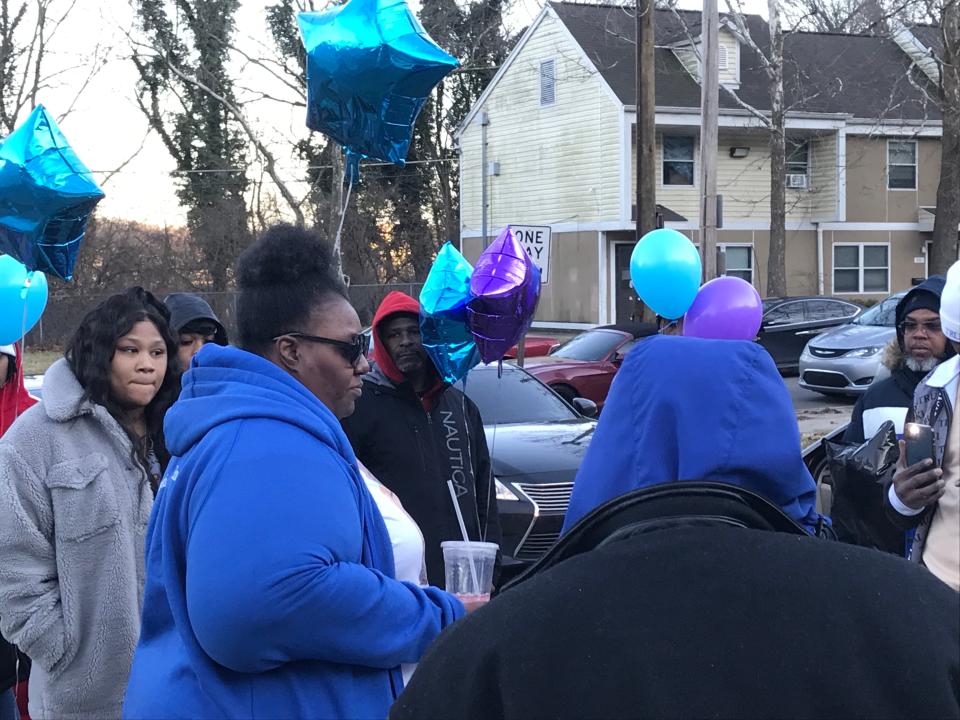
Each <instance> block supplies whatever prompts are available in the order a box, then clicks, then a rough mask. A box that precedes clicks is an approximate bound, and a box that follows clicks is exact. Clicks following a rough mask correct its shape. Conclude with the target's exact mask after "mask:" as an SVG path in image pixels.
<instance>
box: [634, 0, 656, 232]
mask: <svg viewBox="0 0 960 720" xmlns="http://www.w3.org/2000/svg"><path fill="white" fill-rule="evenodd" d="M653 3H654V0H637V125H636V131H637V132H636V134H637V229H636V238H637V240H639V239H640V238H642V237H643V236H644V235H645V234H647V233H648V232H650V231H651V230H653V229H654V228H656V226H657V221H656V214H657V193H656V182H655V178H656V172H657V160H656V152H655V147H656V114H657V107H656V96H655V94H654V88H655V87H656V73H655V68H656V65H655V60H654V54H653V49H654V31H655V20H654V5H653Z"/></svg>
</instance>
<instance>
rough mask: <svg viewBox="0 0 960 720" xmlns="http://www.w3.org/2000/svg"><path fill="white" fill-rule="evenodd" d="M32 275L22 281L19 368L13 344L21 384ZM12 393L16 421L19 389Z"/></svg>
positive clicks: (14, 360)
mask: <svg viewBox="0 0 960 720" xmlns="http://www.w3.org/2000/svg"><path fill="white" fill-rule="evenodd" d="M32 275H33V273H27V277H26V278H25V279H24V281H23V295H24V298H23V319H22V320H21V322H20V367H17V357H16V355H17V344H16V343H14V344H13V355H14V357H13V366H14V369H15V370H16V371H17V376H16V382H17V383H22V382H23V355H24V353H25V352H26V351H27V298H26V295H27V293H29V292H30V278H31V276H32ZM13 390H14V392H15V393H16V395H15V397H16V400H14V402H13V419H14V420H16V419H17V418H18V417H20V399H21V398H20V395H21V393H20V388H19V387H16V386H15V387H14V388H13Z"/></svg>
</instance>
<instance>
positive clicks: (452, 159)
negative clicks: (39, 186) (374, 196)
mask: <svg viewBox="0 0 960 720" xmlns="http://www.w3.org/2000/svg"><path fill="white" fill-rule="evenodd" d="M459 159H460V158H457V157H449V158H436V159H434V160H408V161H407V162H405V163H404V164H403V165H402V166H401V165H398V164H397V163H390V162H361V163H360V166H361V167H369V168H375V167H391V166H393V167H406V166H407V165H430V164H433V163H448V162H456V161H457V160H459ZM252 169H255V166H253V165H251V166H250V167H234V168H201V169H197V170H171V171H169V174H170V175H203V174H206V173H245V172H247V171H249V170H252ZM332 169H333V165H304V166H297V167H293V166H287V167H280V168H277V170H291V171H296V170H332ZM90 172H91V173H92V174H96V175H106V174H109V173H115V172H116V173H118V174H120V175H122V174H124V171H122V170H121V171H119V172H118V171H117V170H90ZM128 172H130V171H128ZM132 172H133V173H143V172H144V171H142V170H134V171H132ZM165 174H166V173H165Z"/></svg>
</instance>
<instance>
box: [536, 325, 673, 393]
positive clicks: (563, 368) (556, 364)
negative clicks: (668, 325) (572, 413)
mask: <svg viewBox="0 0 960 720" xmlns="http://www.w3.org/2000/svg"><path fill="white" fill-rule="evenodd" d="M656 334H657V327H656V325H650V324H646V323H624V324H621V325H603V326H601V327H596V328H593V329H592V330H587V331H586V332H583V333H580V334H579V335H577V336H576V337H575V338H573V339H572V340H568V341H567V342H566V343H564V344H563V345H560V346H559V347H558V348H556V349H555V350H553V351H552V352H551V353H550V354H549V355H547V356H545V357H535V358H531V359H530V360H529V361H527V362H526V363H525V364H524V368H525V369H526V370H527V371H528V372H529V373H530V374H531V375H534V376H536V378H537V379H538V380H540V381H541V382H543V383H545V384H547V385H549V386H550V387H551V388H553V389H554V390H556V391H557V393H558V394H559V395H561V396H562V397H563V398H564V399H565V400H566V401H567V402H571V403H572V402H573V399H574V398H577V397H584V398H587V399H589V400H593V402H595V403H596V404H597V408H598V409H602V408H603V403H604V401H605V400H606V399H607V392H608V391H609V390H610V383H612V382H613V376H614V375H616V374H617V370H619V369H620V364H621V363H622V362H623V358H624V357H625V356H626V354H627V352H628V351H629V350H630V348H632V347H633V346H634V345H635V344H636V343H637V342H639V341H640V340H642V339H643V338H645V337H649V336H651V335H656Z"/></svg>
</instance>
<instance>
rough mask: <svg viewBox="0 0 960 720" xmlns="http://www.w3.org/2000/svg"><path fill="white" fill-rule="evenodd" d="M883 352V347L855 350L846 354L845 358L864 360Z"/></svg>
mask: <svg viewBox="0 0 960 720" xmlns="http://www.w3.org/2000/svg"><path fill="white" fill-rule="evenodd" d="M881 350H883V347H882V346H881V347H865V348H857V349H856V350H852V351H850V352H848V353H847V357H851V358H865V357H870V356H871V355H876V354H877V353H878V352H880V351H881Z"/></svg>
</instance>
